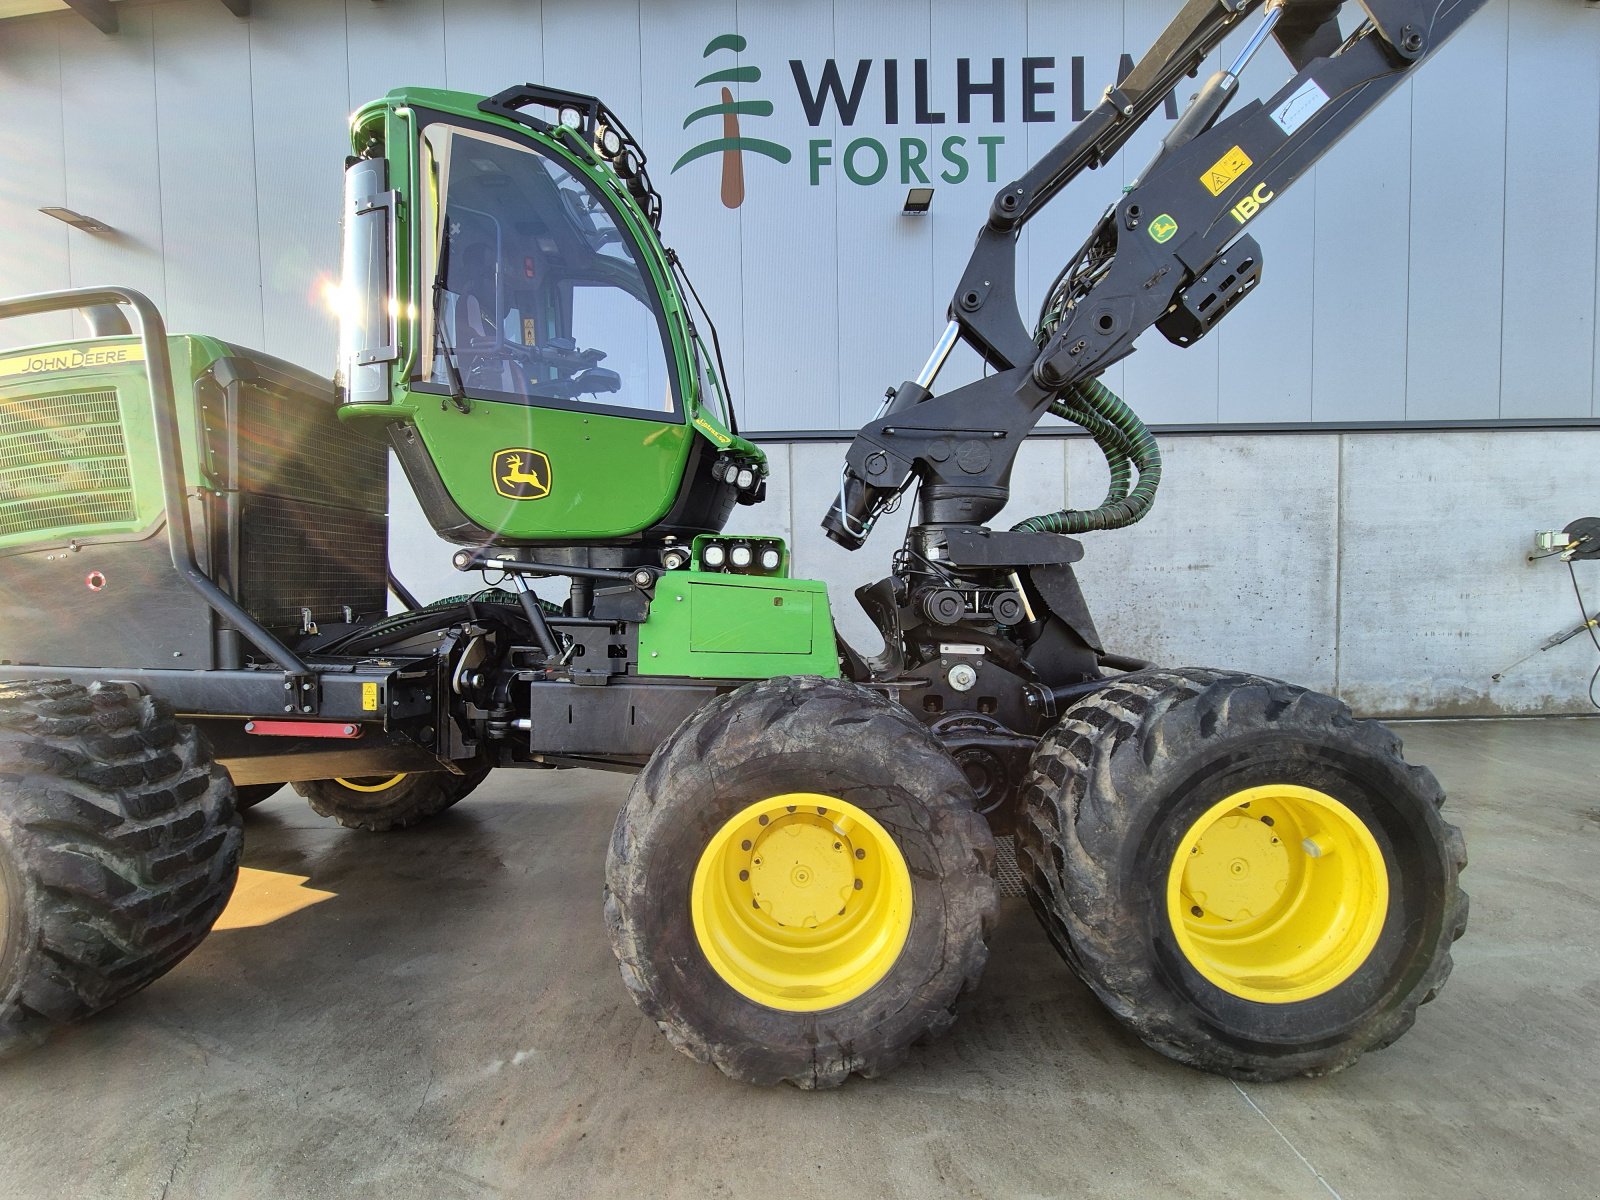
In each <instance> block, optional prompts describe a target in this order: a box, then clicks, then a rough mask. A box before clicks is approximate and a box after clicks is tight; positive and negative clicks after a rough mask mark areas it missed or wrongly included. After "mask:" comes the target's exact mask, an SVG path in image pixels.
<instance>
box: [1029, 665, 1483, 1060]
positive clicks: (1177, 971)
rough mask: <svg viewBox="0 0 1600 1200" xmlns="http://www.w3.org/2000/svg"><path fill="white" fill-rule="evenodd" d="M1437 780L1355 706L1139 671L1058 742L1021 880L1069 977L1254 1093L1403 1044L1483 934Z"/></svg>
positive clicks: (1042, 754) (1045, 752) (1152, 1037)
mask: <svg viewBox="0 0 1600 1200" xmlns="http://www.w3.org/2000/svg"><path fill="white" fill-rule="evenodd" d="M1443 800H1444V794H1443V792H1442V791H1441V790H1440V788H1439V785H1438V783H1437V781H1435V779H1434V777H1433V775H1432V774H1431V773H1429V772H1428V771H1426V770H1424V769H1423V768H1420V767H1414V766H1409V765H1407V764H1406V762H1405V761H1404V759H1403V758H1402V757H1401V753H1400V741H1399V739H1398V738H1397V737H1395V736H1394V734H1393V733H1391V732H1390V731H1389V730H1387V729H1385V728H1384V727H1383V726H1382V725H1380V724H1378V723H1377V722H1375V721H1357V720H1355V719H1354V718H1352V717H1351V715H1350V712H1349V710H1348V709H1347V708H1346V707H1345V706H1344V705H1343V704H1342V703H1341V702H1340V701H1338V700H1336V699H1334V698H1332V697H1330V696H1324V695H1320V694H1318V693H1315V692H1310V691H1307V690H1306V689H1304V688H1298V687H1293V686H1291V685H1289V684H1285V683H1279V682H1277V681H1274V680H1269V679H1262V678H1259V677H1256V676H1250V675H1242V674H1230V673H1224V672H1218V671H1202V670H1186V671H1163V670H1152V671H1141V672H1138V673H1135V674H1131V675H1127V676H1124V677H1122V678H1120V679H1118V680H1117V681H1116V682H1115V683H1113V684H1111V685H1110V686H1109V687H1107V688H1105V689H1104V690H1102V691H1100V692H1096V693H1094V694H1093V695H1091V696H1090V697H1088V698H1086V699H1085V700H1083V701H1081V702H1079V703H1078V704H1077V705H1075V706H1074V707H1073V708H1071V709H1070V710H1068V712H1067V713H1066V714H1065V715H1064V716H1063V717H1062V719H1061V721H1060V723H1059V724H1058V725H1057V726H1056V728H1055V729H1053V730H1052V731H1051V732H1050V733H1049V734H1048V735H1047V736H1046V737H1045V738H1044V740H1043V741H1042V742H1041V743H1040V745H1039V748H1038V750H1037V751H1036V752H1035V755H1034V759H1033V764H1032V768H1031V770H1030V772H1029V776H1028V779H1027V781H1026V784H1025V786H1024V793H1023V818H1022V829H1021V833H1020V836H1019V845H1018V863H1019V866H1020V868H1021V870H1022V874H1023V878H1024V880H1025V882H1026V884H1027V888H1028V893H1029V898H1030V900H1031V901H1032V903H1033V906H1034V908H1035V910H1036V911H1037V912H1038V914H1039V916H1040V919H1041V920H1042V922H1043V923H1044V926H1045V929H1046V930H1047V932H1048V933H1049V934H1050V936H1051V938H1052V940H1053V941H1054V942H1055V943H1056V945H1057V947H1058V948H1059V949H1060V950H1061V952H1062V954H1063V956H1064V957H1065V958H1066V960H1067V962H1068V963H1069V965H1071V966H1072V968H1073V969H1074V971H1075V972H1076V973H1077V974H1078V975H1079V976H1080V978H1082V979H1083V981H1084V982H1085V983H1087V984H1088V985H1089V986H1090V987H1091V988H1092V989H1093V990H1094V992H1095V994H1096V995H1097V996H1099V998H1100V999H1101V1000H1102V1001H1103V1002H1104V1003H1105V1004H1106V1006H1107V1007H1108V1008H1109V1009H1110V1010H1111V1011H1112V1013H1113V1014H1115V1015H1116V1016H1117V1017H1118V1018H1120V1019H1121V1020H1122V1021H1123V1022H1125V1023H1126V1024H1127V1025H1128V1026H1129V1027H1130V1028H1132V1029H1133V1031H1134V1032H1135V1033H1137V1034H1138V1035H1139V1036H1140V1037H1141V1038H1142V1039H1144V1041H1145V1042H1147V1043H1148V1044H1149V1045H1151V1046H1153V1047H1154V1048H1155V1049H1157V1050H1160V1051H1161V1052H1162V1053H1164V1054H1167V1055H1170V1056H1171V1057H1173V1058H1176V1059H1178V1060H1179V1061H1180V1062H1185V1063H1188V1064H1190V1065H1192V1066H1196V1067H1201V1068H1203V1069H1205V1070H1209V1071H1215V1072H1217V1073H1220V1074H1225V1075H1229V1076H1232V1077H1234V1078H1239V1079H1250V1080H1272V1079H1283V1078H1288V1077H1292V1076H1296V1075H1323V1074H1327V1073H1329V1072H1332V1071H1337V1070H1340V1069H1342V1068H1344V1067H1346V1066H1349V1065H1350V1064H1351V1063H1352V1062H1354V1061H1355V1060H1356V1059H1357V1058H1358V1057H1360V1055H1361V1054H1362V1053H1363V1052H1365V1051H1367V1050H1370V1049H1380V1048H1382V1047H1384V1046H1387V1045H1389V1044H1390V1043H1391V1042H1393V1041H1394V1040H1396V1039H1397V1038H1399V1037H1400V1036H1401V1034H1403V1033H1404V1032H1405V1031H1406V1030H1407V1029H1409V1028H1410V1026H1411V1023H1412V1021H1413V1020H1414V1019H1415V1015H1416V1010H1417V1007H1418V1006H1419V1005H1421V1004H1423V1003H1425V1002H1427V1001H1428V1000H1431V999H1432V998H1433V997H1434V995H1435V994H1436V993H1437V992H1438V990H1439V988H1440V987H1442V986H1443V984H1444V981H1445V979H1446V977H1447V976H1448V975H1449V973H1450V946H1451V943H1452V942H1453V941H1454V940H1455V939H1456V938H1457V937H1459V936H1460V935H1461V933H1462V931H1463V930H1464V929H1465V926H1466V914H1467V898H1466V895H1465V894H1464V893H1463V892H1462V891H1461V889H1460V887H1459V884H1458V879H1459V874H1460V871H1461V869H1462V868H1463V867H1465V865H1466V852H1465V848H1464V844H1463V841H1462V838H1461V834H1460V831H1459V830H1457V829H1456V828H1455V827H1453V826H1451V825H1448V824H1446V823H1445V822H1444V821H1443V820H1442V819H1441V817H1440V815H1439V806H1440V805H1441V804H1442V803H1443Z"/></svg>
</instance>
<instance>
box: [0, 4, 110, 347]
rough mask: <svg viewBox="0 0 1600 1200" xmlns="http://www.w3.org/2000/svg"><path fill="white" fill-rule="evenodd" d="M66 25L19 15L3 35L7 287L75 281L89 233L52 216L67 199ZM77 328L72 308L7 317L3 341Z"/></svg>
mask: <svg viewBox="0 0 1600 1200" xmlns="http://www.w3.org/2000/svg"><path fill="white" fill-rule="evenodd" d="M60 35H61V26H60V24H59V23H58V22H56V21H53V20H49V19H44V20H39V19H35V20H19V21H12V22H11V23H10V25H9V27H8V28H7V30H6V36H5V37H4V38H0V112H3V113H4V114H5V126H4V129H3V131H0V231H4V236H0V294H3V295H7V296H9V295H15V294H21V293H26V292H49V291H59V290H60V289H63V288H66V287H70V286H71V284H72V269H71V264H70V257H71V239H73V238H79V239H81V238H85V237H87V236H89V235H88V234H84V233H79V232H77V231H76V230H71V229H69V228H68V227H67V226H65V225H63V224H61V222H59V221H55V220H52V219H51V218H50V217H47V216H44V215H43V214H41V213H40V212H39V209H40V208H41V207H43V206H45V205H62V204H65V203H66V202H67V167H66V139H65V138H64V137H63V136H62V113H61V52H60ZM71 336H72V318H71V317H70V316H69V315H66V314H62V315H59V316H47V317H28V318H26V319H24V320H19V321H7V322H5V323H4V324H0V346H26V345H31V344H34V343H37V342H46V341H54V340H56V339H58V338H68V337H71Z"/></svg>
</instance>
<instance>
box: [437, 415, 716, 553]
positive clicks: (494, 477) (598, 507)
mask: <svg viewBox="0 0 1600 1200" xmlns="http://www.w3.org/2000/svg"><path fill="white" fill-rule="evenodd" d="M414 420H415V421H416V425H417V430H418V432H419V433H420V434H421V435H422V440H423V444H424V446H426V447H427V450H428V454H429V455H430V456H431V457H432V459H433V461H434V464H435V466H437V467H438V470H439V477H440V479H442V480H443V482H444V485H445V487H446V488H448V489H449V491H450V495H451V498H452V499H454V500H455V502H456V504H457V505H458V506H459V507H460V508H461V511H462V512H464V513H466V514H467V516H469V517H471V518H472V519H473V520H474V521H475V522H477V523H478V524H479V525H481V526H482V527H483V528H485V529H490V530H493V531H494V532H495V533H497V534H498V535H499V536H501V537H502V538H505V539H506V540H517V541H538V540H541V539H559V540H571V539H572V538H590V537H593V538H606V537H615V536H617V535H619V534H625V533H631V532H633V531H634V530H636V529H643V528H646V527H647V526H649V525H651V524H652V523H653V522H654V521H655V520H656V518H658V517H659V516H661V514H662V513H664V512H666V510H667V509H668V508H669V507H670V506H671V504H672V501H673V499H674V498H675V497H676V495H677V491H678V481H679V480H680V479H681V478H682V476H683V468H684V460H685V459H686V458H687V457H688V454H689V443H690V439H691V438H692V437H693V433H692V432H691V430H690V429H689V428H688V427H687V426H685V425H681V424H676V425H674V424H664V423H661V422H657V421H640V420H635V419H633V418H630V417H616V416H609V415H607V414H603V413H581V412H570V411H566V410H562V409H553V408H534V407H530V406H528V405H523V404H506V403H497V402H495V401H492V400H479V401H475V402H474V403H473V406H472V411H471V412H468V413H461V412H457V411H455V409H454V408H451V409H448V410H446V411H443V412H441V411H439V409H438V406H437V404H434V405H433V406H432V411H429V410H428V409H427V408H423V409H420V410H418V411H417V412H416V413H415V416H414ZM513 459H517V460H520V461H517V462H513V461H512V460H513ZM530 476H531V477H532V478H530Z"/></svg>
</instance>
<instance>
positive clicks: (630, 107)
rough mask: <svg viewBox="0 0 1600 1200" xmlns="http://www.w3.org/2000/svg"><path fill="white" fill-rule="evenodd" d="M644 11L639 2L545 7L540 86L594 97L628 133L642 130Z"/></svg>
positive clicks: (602, 0)
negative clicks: (541, 83)
mask: <svg viewBox="0 0 1600 1200" xmlns="http://www.w3.org/2000/svg"><path fill="white" fill-rule="evenodd" d="M641 8H642V5H641V3H640V0H586V2H585V3H583V4H562V3H552V4H546V5H545V6H544V7H543V14H544V15H543V19H542V31H543V42H542V44H543V50H544V69H545V78H544V79H543V80H542V81H541V82H544V83H549V84H552V85H553V86H555V87H565V88H571V89H573V90H575V91H588V92H593V93H594V94H595V95H597V96H600V97H601V98H602V99H604V100H605V102H606V104H608V105H609V106H610V107H611V109H612V110H613V111H614V112H615V113H616V114H617V116H619V117H621V118H622V122H623V124H625V125H627V126H628V128H629V129H633V128H635V127H637V126H639V125H640V124H642V122H641V120H640V117H641V115H642V112H641V100H642V96H643V93H642V90H641V87H640V75H641V73H642V69H643V67H642V64H643V59H642V57H641V55H642V51H641V47H640V41H639V24H640V10H641ZM646 149H648V147H646Z"/></svg>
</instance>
